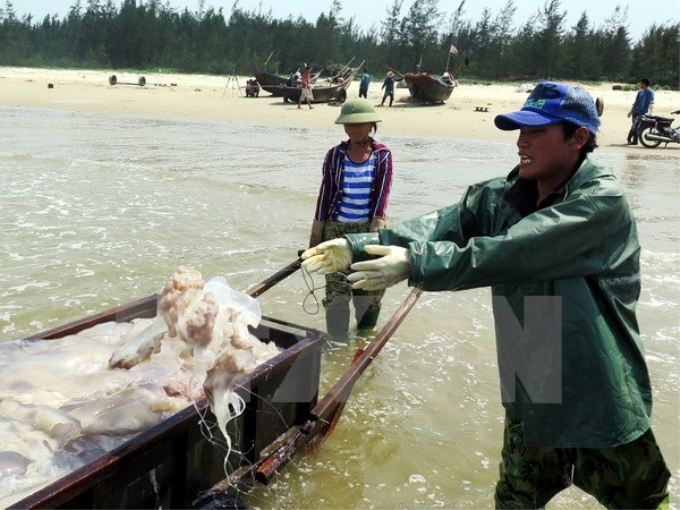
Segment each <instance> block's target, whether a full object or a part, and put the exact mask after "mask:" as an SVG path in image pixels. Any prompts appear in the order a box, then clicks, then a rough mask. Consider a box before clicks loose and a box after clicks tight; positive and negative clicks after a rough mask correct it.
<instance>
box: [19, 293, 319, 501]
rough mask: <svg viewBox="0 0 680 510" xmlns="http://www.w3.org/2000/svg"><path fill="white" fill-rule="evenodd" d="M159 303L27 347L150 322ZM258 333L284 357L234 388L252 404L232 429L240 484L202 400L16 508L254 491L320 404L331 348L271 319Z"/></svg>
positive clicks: (66, 328)
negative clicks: (262, 464) (261, 472)
mask: <svg viewBox="0 0 680 510" xmlns="http://www.w3.org/2000/svg"><path fill="white" fill-rule="evenodd" d="M156 303H157V296H156V295H153V296H149V297H147V298H143V299H141V300H138V301H135V302H132V303H129V304H127V305H121V306H119V307H116V308H114V309H111V310H107V311H105V312H102V313H99V314H97V315H93V316H90V317H87V318H85V319H82V320H79V321H75V322H72V323H69V324H66V325H63V326H60V327H57V328H53V329H50V330H48V331H44V332H42V333H38V334H36V335H33V336H31V337H29V338H28V340H35V341H48V340H50V339H58V338H61V337H64V336H67V335H71V334H75V333H77V332H79V331H83V330H85V329H88V328H90V327H93V326H95V325H97V324H102V323H105V322H109V321H115V322H127V321H131V320H132V319H136V318H151V317H154V316H155V314H156ZM252 332H253V334H254V335H255V336H256V337H258V338H259V339H260V340H262V341H266V342H275V343H276V345H277V346H278V347H279V348H281V349H282V352H281V353H279V354H278V355H277V356H275V357H274V358H272V359H270V360H269V361H267V362H265V363H263V364H262V365H260V366H258V367H257V368H256V369H255V370H254V371H253V372H251V373H250V374H248V375H246V376H243V377H241V378H239V379H238V380H237V381H236V382H235V391H236V392H237V393H238V394H239V395H240V396H241V397H242V398H243V399H244V401H245V402H246V408H245V411H244V412H243V413H242V414H241V415H240V416H239V417H238V418H236V419H234V420H232V421H231V422H229V424H228V427H227V430H228V433H229V436H230V439H231V443H232V448H233V452H232V453H231V455H230V456H229V458H228V462H229V465H230V467H231V470H232V471H233V473H237V474H238V477H234V478H233V480H232V479H231V478H229V483H226V484H225V477H226V475H225V473H224V461H225V451H224V449H223V448H222V447H218V446H215V445H213V444H212V443H211V442H210V441H208V440H207V439H206V437H205V435H206V430H205V426H204V425H203V424H202V420H201V417H200V415H202V414H205V419H206V421H208V422H215V417H214V416H213V415H212V413H211V412H210V407H209V402H208V401H207V399H203V400H201V401H199V402H197V403H196V404H195V405H189V406H187V407H186V408H185V409H184V410H182V411H180V412H179V413H176V414H174V415H172V416H170V417H169V418H167V419H165V420H163V421H162V422H160V423H159V424H157V425H155V426H153V427H151V428H150V429H148V430H146V431H144V432H142V433H140V434H138V435H137V436H135V437H134V438H132V439H131V440H129V441H127V442H125V443H123V444H122V445H121V446H119V447H118V448H115V449H113V450H111V451H110V452H108V453H105V454H104V455H102V456H100V457H98V458H97V459H95V460H94V461H92V462H90V463H88V464H86V465H84V466H82V467H80V468H78V469H76V470H74V471H72V472H71V473H69V474H68V475H66V476H64V477H62V478H59V479H58V480H56V481H54V482H52V483H50V484H49V485H47V486H45V487H43V488H42V489H40V490H38V491H36V492H34V493H33V494H31V495H30V496H28V497H26V498H24V499H22V500H20V501H18V502H17V503H14V504H12V508H60V507H61V508H159V507H161V508H190V507H192V504H193V503H194V502H195V501H196V499H197V498H198V497H199V496H200V494H201V493H202V492H204V491H208V490H210V489H211V488H212V487H213V486H214V485H216V484H218V483H219V484H220V485H221V486H223V487H233V490H234V493H236V492H237V491H238V490H239V489H243V488H244V487H245V486H246V485H247V484H248V483H250V484H251V486H252V483H254V476H253V473H252V470H253V469H254V468H255V467H256V466H257V463H258V461H260V460H261V457H263V456H264V455H266V453H267V452H268V450H269V449H271V448H273V447H275V445H276V444H277V440H279V439H280V438H281V437H282V436H285V435H286V434H287V433H289V432H290V431H291V430H292V429H293V428H295V427H296V426H298V425H300V424H302V423H304V421H305V420H306V419H308V417H309V413H310V411H311V409H312V408H313V407H314V405H315V404H316V402H317V399H318V389H319V376H320V362H321V348H322V346H323V343H324V341H325V335H324V334H323V333H322V332H320V331H317V330H313V329H309V328H304V327H301V326H298V325H295V324H291V323H287V322H284V321H280V320H277V319H273V318H269V317H263V319H262V321H261V323H260V325H259V326H258V327H257V328H256V329H254V330H252ZM218 434H219V433H218ZM220 440H221V441H223V439H222V438H221V437H220Z"/></svg>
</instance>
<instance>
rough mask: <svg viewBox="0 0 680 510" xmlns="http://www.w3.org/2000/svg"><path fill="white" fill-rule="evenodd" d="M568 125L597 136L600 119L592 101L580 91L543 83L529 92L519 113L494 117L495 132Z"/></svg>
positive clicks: (561, 85)
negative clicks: (573, 125)
mask: <svg viewBox="0 0 680 510" xmlns="http://www.w3.org/2000/svg"><path fill="white" fill-rule="evenodd" d="M563 121H568V122H572V123H574V124H576V125H577V126H582V127H586V128H588V130H589V131H590V132H591V133H592V134H593V135H595V134H597V128H598V127H599V126H600V117H599V115H598V113H597V107H596V106H595V101H593V98H592V97H591V96H590V94H588V92H587V91H586V89H584V88H583V87H572V86H571V85H565V84H564V83H556V82H552V81H542V82H541V83H539V84H538V85H536V87H535V88H534V90H533V91H532V92H531V94H530V95H529V97H528V98H527V100H526V102H525V103H524V106H522V109H521V110H519V111H518V112H511V113H503V114H500V115H496V118H495V119H494V124H496V127H497V128H498V129H502V130H504V131H511V130H513V129H519V128H521V127H542V126H549V125H551V124H556V123H558V122H563Z"/></svg>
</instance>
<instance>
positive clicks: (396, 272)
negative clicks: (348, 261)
mask: <svg viewBox="0 0 680 510" xmlns="http://www.w3.org/2000/svg"><path fill="white" fill-rule="evenodd" d="M364 251H366V253H369V254H371V255H382V256H381V257H380V258H379V259H374V260H366V261H364V262H357V263H355V264H352V266H351V268H352V270H353V271H356V272H354V273H351V274H350V275H349V276H348V277H347V279H348V280H349V281H350V283H351V284H352V288H353V289H363V290H381V289H386V288H387V287H391V286H392V285H395V284H397V283H399V282H400V281H402V280H405V279H406V278H408V276H409V275H410V274H411V262H410V260H409V255H408V250H407V249H406V248H400V247H399V246H382V245H379V244H369V245H368V246H366V247H365V248H364Z"/></svg>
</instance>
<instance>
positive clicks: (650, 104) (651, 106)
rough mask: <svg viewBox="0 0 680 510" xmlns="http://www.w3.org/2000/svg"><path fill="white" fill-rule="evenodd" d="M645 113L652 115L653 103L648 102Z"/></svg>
mask: <svg viewBox="0 0 680 510" xmlns="http://www.w3.org/2000/svg"><path fill="white" fill-rule="evenodd" d="M647 115H654V103H649V109H648V110H647Z"/></svg>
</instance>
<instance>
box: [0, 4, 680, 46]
mask: <svg viewBox="0 0 680 510" xmlns="http://www.w3.org/2000/svg"><path fill="white" fill-rule="evenodd" d="M137 1H138V3H139V2H140V1H141V0H137ZM75 3H76V0H15V1H14V2H12V4H13V6H14V10H15V12H16V13H17V15H18V16H19V17H21V16H23V15H24V14H29V13H30V14H32V15H33V16H34V19H36V20H41V19H43V18H44V17H45V16H46V15H48V14H57V15H58V16H59V17H60V18H61V17H63V16H64V15H66V14H67V13H68V10H69V8H70V7H71V6H72V5H73V4H75ZM102 3H105V2H104V1H102ZM161 3H162V4H163V5H169V6H170V7H172V8H177V9H178V10H180V11H181V10H184V8H185V7H186V8H188V9H189V10H190V11H192V12H195V11H197V10H198V5H199V0H161ZM331 3H332V0H269V1H267V0H238V6H239V7H240V8H241V9H244V10H247V11H257V10H259V9H261V11H262V12H263V13H265V14H267V13H269V11H270V10H271V13H272V15H273V16H274V17H275V18H287V17H288V16H289V15H293V17H297V16H298V15H302V16H303V17H304V18H305V19H307V20H308V21H310V22H314V21H315V20H316V18H317V17H318V16H319V14H321V13H327V12H328V11H329V9H330V5H331ZM393 3H394V0H340V4H341V5H342V11H341V16H342V17H343V18H347V19H348V18H351V17H354V19H355V21H356V23H357V24H358V25H359V26H361V27H362V28H364V29H369V28H370V27H371V26H373V25H374V26H375V27H376V28H377V29H379V28H380V21H381V20H382V19H384V18H385V17H386V14H387V8H388V7H389V6H391V5H392V4H393ZM412 3H413V2H412V1H411V0H404V2H403V4H402V12H401V14H402V16H404V15H406V14H407V13H408V9H409V8H410V6H411V5H412ZM114 4H116V5H120V4H121V1H120V0H114ZM506 4H507V0H466V2H465V13H464V17H465V18H466V19H468V20H471V21H472V22H473V23H474V22H476V21H478V20H479V19H481V13H482V10H483V9H484V8H485V7H488V8H489V9H490V10H491V12H492V15H495V14H496V13H498V12H499V11H500V10H501V9H502V8H503V7H504V6H505V5H506ZM515 4H516V6H517V12H516V14H515V18H514V19H515V25H516V26H517V25H522V24H523V23H524V22H525V21H527V20H528V19H529V17H531V16H532V15H533V14H535V13H536V12H537V11H538V10H539V9H542V8H543V7H544V6H545V4H546V1H544V0H516V1H515ZM560 4H561V9H560V10H561V11H562V12H564V11H567V24H568V26H569V27H571V26H573V25H575V24H576V22H577V21H578V19H579V18H580V16H581V13H583V11H585V10H587V14H588V19H589V20H590V23H591V25H594V26H596V27H599V26H601V25H602V24H604V21H605V20H606V19H607V18H609V17H611V15H612V14H613V12H614V8H615V7H616V6H617V5H620V6H621V7H622V8H626V7H628V29H629V31H630V34H631V37H632V38H633V40H634V41H635V40H637V39H639V38H640V37H641V36H642V34H643V33H644V31H645V30H646V29H647V28H649V27H650V26H651V25H652V24H654V23H656V24H657V25H661V24H666V23H677V22H678V20H679V19H680V7H679V4H678V0H660V1H658V2H652V3H649V4H648V3H647V2H646V1H642V0H635V1H633V2H617V1H612V0H597V1H593V0H563V1H562V2H560ZM0 5H2V7H4V2H2V1H0ZM81 5H83V6H85V5H87V0H81ZM233 5H234V0H205V7H206V8H209V7H213V8H214V9H215V10H217V9H219V8H220V7H221V8H222V10H223V12H224V13H225V15H228V14H229V12H230V11H231V8H232V7H233ZM459 5H460V1H459V0H440V2H439V8H440V9H441V10H442V11H444V13H445V16H443V18H442V20H443V22H444V25H446V24H447V23H446V22H447V21H448V19H449V15H450V14H451V13H452V12H453V11H454V9H456V8H458V6H459Z"/></svg>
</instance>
